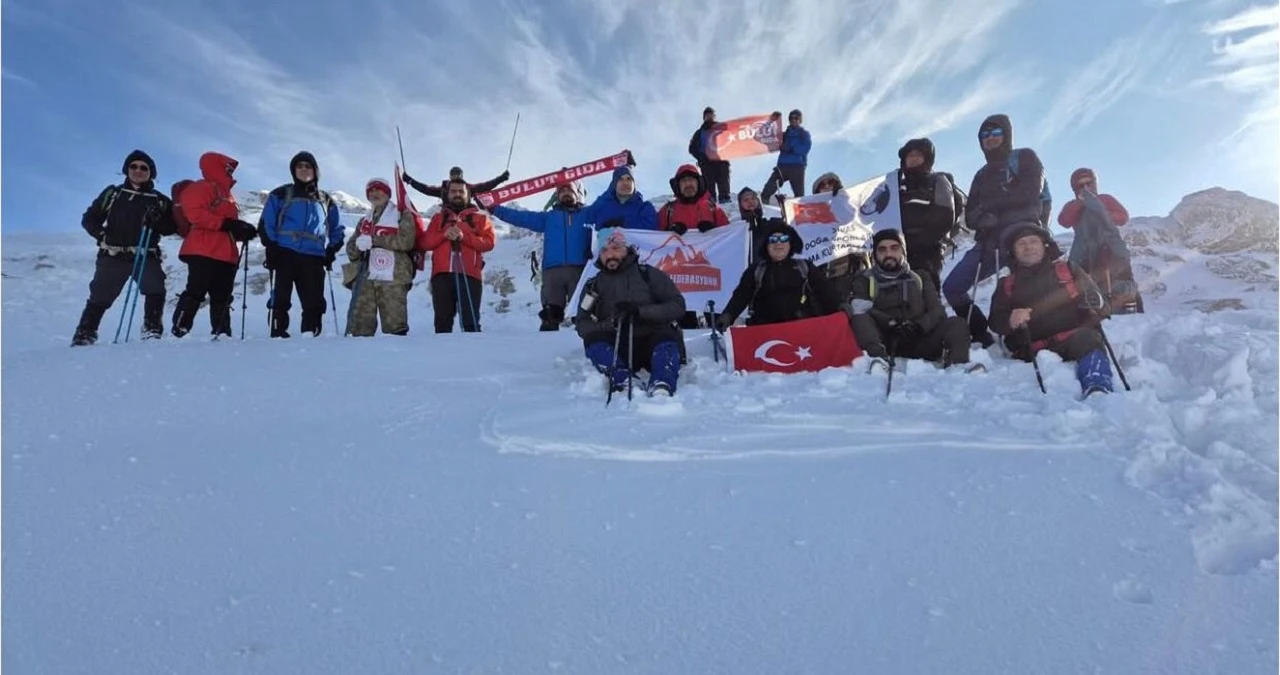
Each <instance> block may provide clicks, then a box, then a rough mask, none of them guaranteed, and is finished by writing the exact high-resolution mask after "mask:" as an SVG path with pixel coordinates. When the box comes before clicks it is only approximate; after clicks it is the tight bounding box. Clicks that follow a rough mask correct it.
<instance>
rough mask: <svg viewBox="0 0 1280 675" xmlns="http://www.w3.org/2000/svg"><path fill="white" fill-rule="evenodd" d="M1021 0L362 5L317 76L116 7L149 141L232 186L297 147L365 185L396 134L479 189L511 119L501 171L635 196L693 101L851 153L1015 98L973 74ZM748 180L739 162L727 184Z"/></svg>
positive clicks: (337, 179) (653, 183)
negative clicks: (137, 54)
mask: <svg viewBox="0 0 1280 675" xmlns="http://www.w3.org/2000/svg"><path fill="white" fill-rule="evenodd" d="M1019 2H1020V0H950V1H948V0H915V1H914V2H897V1H893V0H881V1H876V2H868V3H864V4H863V5H860V6H854V5H850V4H849V3H847V2H840V1H837V0H809V1H808V2H805V3H796V4H794V5H790V6H788V7H787V8H786V11H779V6H778V5H777V3H776V2H772V1H770V0H742V1H740V2H733V3H730V2H723V3H710V4H707V5H705V6H699V7H697V8H694V7H693V6H691V5H689V4H688V3H686V2H680V1H665V2H651V1H650V2H644V1H641V0H615V1H613V2H608V3H600V2H595V1H587V0H578V1H577V2H576V4H572V5H570V7H571V8H572V9H571V10H569V11H570V12H571V14H570V15H569V16H565V15H564V12H565V11H566V10H565V7H564V6H556V7H555V8H554V10H553V9H552V7H551V6H549V5H544V4H541V3H533V4H520V3H517V2H514V1H513V2H484V3H481V2H477V3H474V4H470V3H446V4H443V5H441V6H439V7H432V8H431V12H432V14H431V15H430V16H429V17H428V16H425V15H422V14H413V13H420V12H422V11H423V10H421V9H412V8H406V7H407V6H406V5H405V4H404V3H397V4H395V5H392V4H389V3H384V4H378V3H377V2H374V3H371V4H370V5H368V6H366V7H365V8H364V9H362V10H361V14H360V20H361V21H362V24H363V25H361V26H360V30H359V31H358V32H356V33H353V34H352V36H353V37H352V38H351V39H349V40H348V39H346V38H343V39H341V40H338V41H336V42H335V43H334V45H333V46H331V47H328V48H327V49H328V50H331V51H333V52H334V53H336V54H337V55H338V56H339V57H338V58H335V59H334V61H335V65H334V66H332V67H330V68H327V69H324V70H323V71H320V72H299V70H298V68H297V66H296V64H293V65H290V66H286V65H285V64H283V63H278V62H276V61H273V60H272V58H269V57H268V56H267V54H266V53H264V52H263V51H262V50H260V49H258V48H257V45H256V44H255V43H254V41H253V40H251V39H248V38H246V37H244V36H241V35H240V34H238V33H237V31H236V30H234V29H232V28H231V27H230V26H229V25H228V24H227V23H225V19H223V18H222V17H219V16H218V15H217V14H214V13H204V14H194V12H198V11H199V10H194V9H191V8H183V9H181V10H179V9H178V8H177V7H174V6H171V5H170V4H169V3H165V4H164V5H159V4H157V5H154V6H153V7H154V8H153V9H149V10H148V9H135V10H132V14H133V15H134V16H133V19H136V20H131V21H130V23H131V25H133V26H135V27H136V30H138V31H139V32H140V33H144V34H146V35H147V36H151V38H152V39H153V40H154V47H151V48H150V50H149V51H150V52H151V53H152V54H153V56H152V58H153V60H154V62H153V63H148V64H146V66H145V67H142V68H139V69H138V70H139V72H141V73H152V74H153V75H154V77H153V79H150V80H145V81H144V84H143V85H141V86H142V87H143V91H144V92H145V93H146V95H147V96H148V97H149V98H150V99H151V100H154V101H156V102H158V103H159V104H160V105H161V106H162V108H161V110H160V111H158V112H157V117H158V119H157V122H156V129H157V132H158V133H163V134H164V135H165V137H166V138H168V139H170V140H171V141H172V142H174V143H178V144H180V145H179V147H190V148H191V151H192V152H193V153H198V152H199V151H202V150H206V149H222V150H225V151H228V152H231V153H232V154H235V155H236V156H237V157H238V158H240V159H241V161H242V168H241V170H240V172H239V175H241V176H242V180H244V181H245V182H246V183H249V182H250V181H262V184H263V185H271V184H274V183H278V182H282V181H283V180H284V179H285V178H287V173H286V171H287V168H286V167H287V161H288V158H289V157H290V156H291V155H292V154H293V152H295V151H296V150H298V149H300V148H307V149H310V150H312V151H313V152H314V153H315V154H316V156H317V158H318V159H319V162H320V164H321V167H322V174H323V176H322V182H324V183H326V184H327V185H329V186H330V187H337V188H347V189H350V187H349V186H361V185H363V184H364V180H365V179H366V178H367V177H368V176H370V175H385V174H387V173H388V172H389V170H390V166H389V165H390V163H391V162H392V161H394V159H395V158H396V146H395V133H394V129H395V125H396V124H399V125H400V126H401V129H402V131H403V132H404V142H405V149H406V152H407V153H408V155H409V156H408V163H409V168H410V169H412V172H413V173H415V174H417V175H418V176H419V177H421V178H423V179H426V178H436V177H438V176H440V175H442V174H443V173H444V171H445V170H446V169H447V167H449V166H450V165H453V164H457V165H460V166H462V167H464V169H466V171H467V175H468V176H469V177H470V178H472V179H483V178H488V177H490V176H492V175H494V174H496V173H499V172H500V171H501V170H502V168H503V163H504V162H505V159H506V156H507V148H508V142H509V141H510V134H511V124H512V122H513V121H514V118H515V114H516V113H517V112H521V113H522V117H521V122H520V136H519V138H518V140H517V144H516V153H515V159H514V160H513V162H512V173H513V175H515V176H517V177H519V176H522V175H531V174H537V173H541V172H544V171H547V170H551V169H555V168H559V167H560V166H563V165H567V164H572V163H576V162H578V161H582V160H586V159H592V158H595V157H598V156H602V155H607V154H611V153H613V152H616V151H618V150H620V149H622V148H624V147H629V148H630V149H632V150H633V151H634V152H635V154H636V157H637V160H638V161H639V163H640V166H639V167H638V172H639V173H640V178H641V188H642V189H643V190H645V191H646V192H648V193H650V194H656V193H661V192H664V191H665V190H666V180H665V179H666V177H668V176H669V175H670V174H671V172H673V171H674V169H675V166H676V164H678V163H681V162H684V161H687V160H688V155H687V154H686V146H687V143H688V139H689V136H690V134H692V133H693V130H694V129H695V128H696V127H697V125H698V123H699V121H700V114H701V110H702V108H703V107H704V106H706V105H708V104H710V105H712V106H714V107H715V108H716V109H717V110H718V111H719V113H720V117H722V118H727V117H734V116H738V115H743V114H751V113H757V112H767V111H771V110H784V111H785V110H788V109H790V108H793V107H796V108H801V109H802V110H804V112H805V117H806V125H807V126H808V127H809V128H810V129H811V130H812V131H813V132H814V134H815V140H816V141H820V142H822V141H827V142H829V141H832V140H842V141H848V142H852V143H859V142H863V141H865V140H866V139H868V138H871V137H874V136H877V135H883V134H892V135H897V136H899V137H902V138H905V137H907V136H908V135H909V134H918V133H923V132H922V131H921V130H924V132H935V131H939V130H943V129H946V128H948V127H950V126H953V125H955V124H957V123H960V122H962V121H963V118H965V117H966V116H968V115H981V114H985V113H986V112H987V111H988V110H989V109H992V108H993V107H995V106H998V105H1000V104H1002V103H1004V102H1007V101H1010V100H1011V99H1012V98H1013V97H1014V96H1016V95H1021V94H1025V93H1026V91H1027V86H1028V85H1029V84H1030V83H1032V82H1033V81H1032V80H1031V79H1030V78H1026V77H1024V75H1022V74H1021V73H1019V72H1017V71H1009V70H1001V71H996V70H987V69H983V68H982V66H981V64H982V63H984V61H985V58H986V57H987V56H988V55H989V54H990V52H991V49H992V46H993V44H994V41H995V40H996V39H997V38H998V37H999V31H1000V30H1001V28H1002V27H1003V26H1004V25H1005V23H1006V22H1007V19H1008V17H1009V15H1010V13H1011V12H1012V11H1013V10H1014V9H1015V8H1016V7H1017V6H1018V4H1019ZM405 12H410V13H411V14H408V15H407V14H405ZM553 12H558V13H559V14H552V13H553ZM939 17H945V20H939ZM338 34H341V30H339V31H338ZM321 53H323V52H321ZM277 58H279V57H277ZM175 82H178V83H180V84H182V85H185V86H180V90H179V91H174V83H175ZM186 138H189V139H190V140H186V141H184V140H183V139H186ZM762 161H767V160H762ZM192 164H193V166H194V155H193V158H192ZM761 166H762V167H763V164H762V165H761ZM750 170H751V168H750V165H747V167H745V168H738V167H735V183H739V184H740V183H741V182H742V180H743V177H739V174H740V172H745V171H750ZM766 172H767V169H765V168H761V169H760V170H759V173H760V175H759V176H754V175H751V176H748V177H746V178H749V180H750V181H751V182H753V183H754V182H759V181H762V180H763V178H764V175H765V173H766Z"/></svg>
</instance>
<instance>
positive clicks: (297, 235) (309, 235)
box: [279, 231, 328, 246]
mask: <svg viewBox="0 0 1280 675" xmlns="http://www.w3.org/2000/svg"><path fill="white" fill-rule="evenodd" d="M279 236H282V237H290V238H293V239H307V240H311V241H318V242H320V244H321V245H322V246H323V245H324V243H325V242H326V241H328V238H327V237H326V236H324V235H320V234H316V233H315V232H295V231H286V232H281V233H280V235H279Z"/></svg>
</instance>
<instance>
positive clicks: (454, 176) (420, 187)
mask: <svg viewBox="0 0 1280 675" xmlns="http://www.w3.org/2000/svg"><path fill="white" fill-rule="evenodd" d="M400 177H401V178H403V179H404V182H406V183H408V184H409V186H410V187H412V188H413V189H415V190H417V191H418V192H421V193H422V194H424V195H426V196H428V197H435V198H436V199H440V200H443V199H444V198H445V196H446V195H447V194H448V192H449V183H450V182H452V181H454V180H462V167H458V166H455V167H453V168H451V169H449V180H446V181H444V182H443V183H440V184H439V185H427V184H426V183H419V182H418V181H416V180H414V179H413V178H411V177H410V176H409V174H407V173H401V174H400ZM509 178H511V172H510V171H503V172H502V173H501V174H498V175H497V176H496V177H494V178H492V179H490V180H487V181H484V182H482V183H474V184H473V183H467V192H468V194H473V195H478V194H480V193H482V192H489V191H491V190H493V189H494V188H496V187H498V186H499V185H502V184H503V183H505V182H507V179H509Z"/></svg>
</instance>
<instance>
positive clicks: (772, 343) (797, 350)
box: [755, 340, 813, 368]
mask: <svg viewBox="0 0 1280 675" xmlns="http://www.w3.org/2000/svg"><path fill="white" fill-rule="evenodd" d="M780 345H786V346H787V347H789V348H790V349H792V350H793V351H792V353H793V354H795V357H796V359H797V360H795V361H788V362H785V363H784V362H782V361H779V360H777V359H775V358H773V357H772V356H769V350H770V349H773V348H774V347H778V346H780ZM755 357H756V358H757V359H759V360H761V361H763V362H765V363H767V364H769V365H771V366H778V367H779V368H789V367H791V366H794V365H795V364H797V363H799V362H800V361H803V360H805V359H808V358H812V357H813V349H812V348H811V347H797V346H795V345H793V344H791V343H790V342H787V341H786V340H769V341H767V342H764V343H762V344H761V345H760V346H759V347H756V352H755Z"/></svg>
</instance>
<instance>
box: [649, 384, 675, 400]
mask: <svg viewBox="0 0 1280 675" xmlns="http://www.w3.org/2000/svg"><path fill="white" fill-rule="evenodd" d="M655 396H666V397H668V398H670V397H671V396H672V394H671V387H670V386H669V385H668V384H667V383H666V382H652V383H650V384H649V398H653V397H655Z"/></svg>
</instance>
